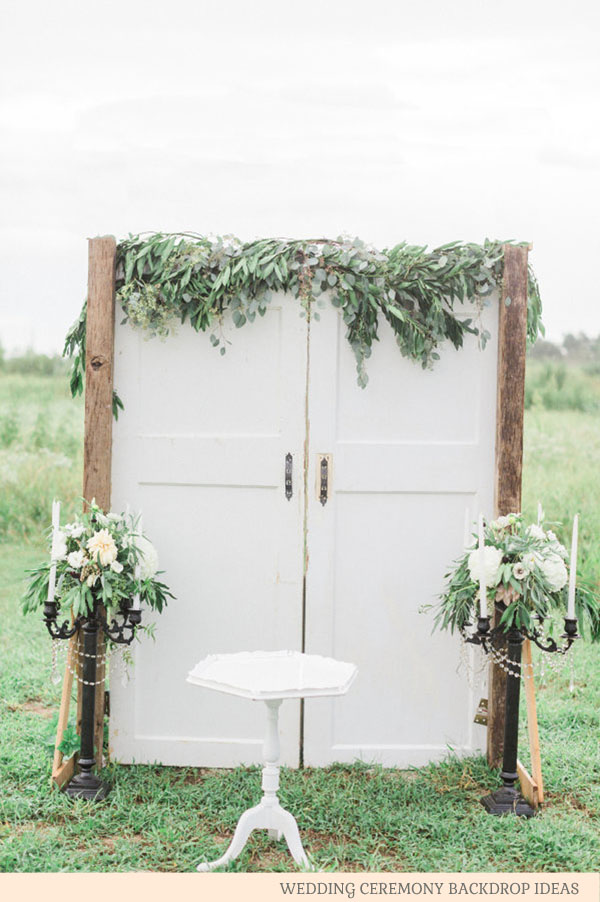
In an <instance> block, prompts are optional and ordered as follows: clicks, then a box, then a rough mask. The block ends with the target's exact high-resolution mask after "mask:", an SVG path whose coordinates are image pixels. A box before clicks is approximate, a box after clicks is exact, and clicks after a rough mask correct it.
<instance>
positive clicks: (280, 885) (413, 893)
mask: <svg viewBox="0 0 600 902" xmlns="http://www.w3.org/2000/svg"><path fill="white" fill-rule="evenodd" d="M82 893H84V894H85V895H84V896H82V895H81V894H82ZM167 894H168V896H167ZM557 896H560V897H561V898H562V899H564V898H571V899H572V898H574V897H576V898H577V902H598V899H599V897H600V875H598V874H369V873H363V874H332V873H323V874H319V873H316V874H310V875H309V874H300V873H285V874H156V873H146V872H137V873H131V874H3V875H0V898H2V899H6V900H7V902H9V900H10V902H12V900H16V899H18V900H19V902H25V900H27V899H29V898H31V899H35V900H36V902H39V900H40V899H43V900H44V902H64V900H65V899H73V898H84V899H85V902H106V900H107V899H110V900H111V902H121V900H123V902H125V900H126V902H131V900H132V899H143V900H144V902H154V900H161V902H165V899H166V898H169V899H170V900H172V902H204V900H206V902H232V900H235V902H272V900H273V902H275V900H277V902H280V900H283V899H286V898H287V899H298V898H306V897H308V898H312V899H319V900H324V899H325V900H329V899H333V898H335V899H338V900H346V899H361V900H367V899H375V898H376V899H381V898H386V899H387V898H389V897H394V898H399V897H404V898H407V897H409V898H413V897H418V898H419V899H421V898H427V899H432V900H443V902H450V900H457V899H466V898H470V899H473V898H477V899H479V898H485V899H498V900H500V899H501V900H503V902H504V900H506V899H519V900H522V902H533V900H536V902H540V900H541V899H545V900H548V902H549V900H551V899H554V898H556V897H557Z"/></svg>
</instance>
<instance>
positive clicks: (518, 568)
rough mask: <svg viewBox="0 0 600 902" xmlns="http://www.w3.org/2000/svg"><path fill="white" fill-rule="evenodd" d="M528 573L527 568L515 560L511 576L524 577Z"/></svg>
mask: <svg viewBox="0 0 600 902" xmlns="http://www.w3.org/2000/svg"><path fill="white" fill-rule="evenodd" d="M528 573H529V570H528V569H527V567H525V565H524V564H522V563H521V562H520V561H517V563H516V564H513V576H514V578H515V579H519V580H520V579H524V578H525V577H526V576H527V574H528Z"/></svg>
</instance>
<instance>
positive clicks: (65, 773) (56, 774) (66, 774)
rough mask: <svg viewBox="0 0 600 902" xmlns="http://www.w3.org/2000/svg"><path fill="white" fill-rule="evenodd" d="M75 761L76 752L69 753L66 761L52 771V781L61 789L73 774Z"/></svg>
mask: <svg viewBox="0 0 600 902" xmlns="http://www.w3.org/2000/svg"><path fill="white" fill-rule="evenodd" d="M76 762H77V754H75V755H71V757H70V758H68V759H67V760H66V761H64V762H62V763H61V765H60V767H59V768H58V769H57V770H56V771H53V772H52V783H53V784H54V786H58V788H59V789H62V788H63V786H64V785H65V784H66V783H68V782H69V780H70V779H71V777H73V776H74V774H75V764H76Z"/></svg>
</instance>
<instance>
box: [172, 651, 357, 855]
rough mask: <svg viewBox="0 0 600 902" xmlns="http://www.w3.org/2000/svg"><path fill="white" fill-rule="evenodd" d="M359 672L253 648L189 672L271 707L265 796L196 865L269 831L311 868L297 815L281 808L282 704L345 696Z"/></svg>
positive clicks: (203, 683) (200, 682) (235, 851)
mask: <svg viewBox="0 0 600 902" xmlns="http://www.w3.org/2000/svg"><path fill="white" fill-rule="evenodd" d="M355 676H356V667H355V666H354V664H348V663H346V662H344V661H335V660H334V659H333V658H324V657H323V656H322V655H307V654H304V653H303V652H299V651H255V652H238V653H236V654H223V655H209V656H208V657H207V658H204V660H203V661H200V663H199V664H196V666H195V667H194V669H193V670H192V671H190V673H189V674H188V682H189V683H192V684H193V685H195V686H200V687H201V688H203V689H215V690H216V691H218V692H226V693H228V694H229V695H237V696H240V697H242V698H248V699H252V700H253V701H263V702H265V704H266V706H267V735H266V738H265V744H264V747H263V758H264V762H265V763H264V767H263V772H262V790H263V797H262V799H261V800H260V802H259V803H258V805H255V807H254V808H249V809H248V811H244V813H243V814H242V816H241V818H240V819H239V821H238V824H237V827H236V828H235V833H234V834H233V839H232V840H231V843H230V845H229V848H228V849H227V851H226V852H225V854H224V855H221V857H220V858H217V860H216V861H210V862H209V861H205V862H203V863H202V864H200V865H198V870H199V871H212V870H214V869H215V868H220V867H222V866H223V865H225V864H228V863H229V862H230V861H233V859H234V858H237V856H238V855H239V854H240V852H241V851H242V849H243V848H244V846H245V845H246V843H247V842H248V837H249V836H250V834H251V833H252V831H253V830H267V831H268V834H269V837H270V838H271V839H276V840H278V839H281V837H282V836H284V837H285V841H286V842H287V844H288V848H289V850H290V852H291V853H292V857H293V859H294V861H295V862H296V864H298V865H300V867H303V868H308V869H310V870H313V868H312V865H311V864H310V862H309V860H308V858H307V857H306V853H305V851H304V849H303V848H302V841H301V840H300V833H299V832H298V824H297V823H296V818H295V817H294V816H293V815H292V814H290V812H289V811H286V810H285V808H282V807H281V805H280V804H279V799H278V798H277V790H278V789H279V708H280V706H281V703H282V701H283V700H284V699H286V698H319V697H322V696H327V695H345V694H346V692H347V691H348V688H349V686H350V685H351V683H352V681H353V680H354V677H355Z"/></svg>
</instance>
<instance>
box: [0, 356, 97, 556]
mask: <svg viewBox="0 0 600 902" xmlns="http://www.w3.org/2000/svg"><path fill="white" fill-rule="evenodd" d="M82 443H83V404H82V402H81V399H78V400H77V401H73V400H72V399H71V397H70V394H69V389H68V384H67V378H66V376H65V375H64V374H61V373H58V374H55V375H52V376H36V375H30V374H7V373H5V372H0V540H6V539H15V538H24V539H27V538H30V537H34V536H39V534H40V532H41V530H42V529H45V528H46V526H47V525H48V519H49V514H48V511H49V510H50V509H51V504H52V499H53V498H60V499H61V501H62V504H63V514H64V516H65V517H69V516H71V515H72V514H73V513H74V511H75V510H76V509H77V508H78V499H79V497H80V496H81V485H82V461H83V453H82Z"/></svg>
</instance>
